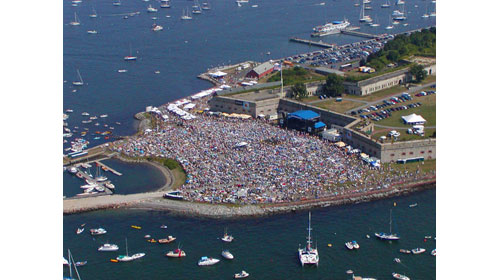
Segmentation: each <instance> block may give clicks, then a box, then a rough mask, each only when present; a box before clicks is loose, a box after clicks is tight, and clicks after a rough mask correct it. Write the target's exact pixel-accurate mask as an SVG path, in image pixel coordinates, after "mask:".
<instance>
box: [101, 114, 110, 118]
mask: <svg viewBox="0 0 500 280" xmlns="http://www.w3.org/2000/svg"><path fill="white" fill-rule="evenodd" d="M99 117H101V118H107V117H108V115H107V114H102V115H100V116H99Z"/></svg>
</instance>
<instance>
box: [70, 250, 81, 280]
mask: <svg viewBox="0 0 500 280" xmlns="http://www.w3.org/2000/svg"><path fill="white" fill-rule="evenodd" d="M68 251H69V249H68ZM71 262H72V263H73V265H74V266H75V272H76V276H77V277H78V280H81V278H80V273H78V269H77V268H76V263H75V260H74V259H73V256H71Z"/></svg>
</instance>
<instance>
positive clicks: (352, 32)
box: [340, 27, 381, 39]
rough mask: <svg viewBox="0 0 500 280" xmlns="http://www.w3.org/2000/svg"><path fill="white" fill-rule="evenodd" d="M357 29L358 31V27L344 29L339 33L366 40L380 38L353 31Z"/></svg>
mask: <svg viewBox="0 0 500 280" xmlns="http://www.w3.org/2000/svg"><path fill="white" fill-rule="evenodd" d="M357 29H359V27H352V28H346V29H344V30H341V31H340V33H342V34H345V35H351V36H357V37H363V38H368V39H377V38H379V37H381V35H375V34H370V33H364V32H359V31H355V30H357Z"/></svg>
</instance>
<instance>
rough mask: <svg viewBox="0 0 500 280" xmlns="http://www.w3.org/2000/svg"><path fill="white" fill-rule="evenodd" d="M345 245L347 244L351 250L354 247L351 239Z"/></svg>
mask: <svg viewBox="0 0 500 280" xmlns="http://www.w3.org/2000/svg"><path fill="white" fill-rule="evenodd" d="M345 246H346V247H347V249H349V250H352V249H354V246H353V245H352V242H350V241H349V242H346V243H345Z"/></svg>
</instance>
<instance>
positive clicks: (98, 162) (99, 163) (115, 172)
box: [95, 160, 123, 176]
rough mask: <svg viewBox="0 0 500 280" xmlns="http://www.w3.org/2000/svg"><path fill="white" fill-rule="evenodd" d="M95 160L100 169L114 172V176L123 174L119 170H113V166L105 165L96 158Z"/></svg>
mask: <svg viewBox="0 0 500 280" xmlns="http://www.w3.org/2000/svg"><path fill="white" fill-rule="evenodd" d="M95 162H96V164H98V165H100V166H101V167H102V170H104V171H109V172H111V173H113V174H115V175H116V176H122V175H123V174H121V173H120V172H118V171H116V170H114V169H113V168H111V167H109V166H107V165H106V164H104V163H102V162H100V161H98V160H96V161H95Z"/></svg>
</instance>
